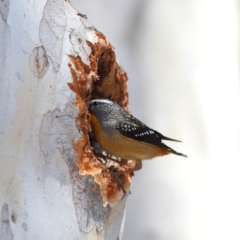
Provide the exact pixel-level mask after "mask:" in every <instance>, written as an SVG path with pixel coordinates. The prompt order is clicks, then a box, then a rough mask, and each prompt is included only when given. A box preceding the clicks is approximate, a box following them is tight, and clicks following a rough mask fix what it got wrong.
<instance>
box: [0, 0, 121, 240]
mask: <svg viewBox="0 0 240 240" xmlns="http://www.w3.org/2000/svg"><path fill="white" fill-rule="evenodd" d="M86 41H88V42H91V43H92V44H95V43H97V42H98V41H99V38H98V37H97V35H96V32H95V29H94V28H93V26H92V25H91V24H90V23H89V22H88V21H87V20H86V19H85V18H84V17H82V16H80V15H78V14H77V13H76V12H75V10H74V9H73V8H72V7H71V6H70V4H69V3H68V2H65V1H63V0H58V1H54V0H48V1H42V0H41V1H27V0H21V1H16V0H15V1H14V0H12V1H10V0H3V1H0V66H1V74H0V239H1V240H8V239H9V240H10V239H29V240H32V239H35V240H37V239H64V240H67V239H69V240H72V239H110V240H112V239H121V235H122V231H123V222H124V221H123V219H124V209H125V200H126V197H124V198H122V196H120V197H118V198H115V200H114V201H111V202H108V199H107V198H105V199H104V200H103V197H102V195H103V194H102V192H101V191H100V187H99V184H97V183H96V182H95V179H94V177H93V176H91V175H89V174H87V175H84V176H83V175H80V174H79V169H78V167H77V166H76V165H75V162H76V158H77V154H76V149H75V147H74V143H76V142H77V141H79V139H81V138H82V137H83V135H84V133H82V132H81V131H79V129H78V128H77V126H76V117H77V116H78V114H79V107H78V106H77V105H76V95H75V93H74V92H73V91H71V90H70V88H69V86H68V85H67V83H69V82H72V75H71V71H70V68H69V66H68V64H69V63H70V60H69V55H72V56H75V57H78V56H80V58H81V61H82V62H83V63H84V64H85V65H86V66H90V60H89V55H90V53H91V51H92V50H91V48H90V47H89V44H87V42H86ZM80 130H81V129H80ZM80 170H81V169H80ZM101 187H103V186H101Z"/></svg>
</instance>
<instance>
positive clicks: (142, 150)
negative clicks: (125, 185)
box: [91, 114, 170, 160]
mask: <svg viewBox="0 0 240 240" xmlns="http://www.w3.org/2000/svg"><path fill="white" fill-rule="evenodd" d="M91 125H92V130H93V133H94V136H95V138H96V140H97V142H98V143H99V145H100V146H101V147H102V148H103V149H104V150H105V151H107V152H108V153H110V154H112V155H114V156H116V157H120V158H122V159H132V160H139V159H141V160H143V159H151V158H154V157H157V156H163V155H167V154H169V153H170V152H169V151H168V150H167V149H165V148H161V147H158V146H155V145H152V144H148V143H144V142H140V141H137V140H133V139H130V138H128V137H125V136H123V135H122V134H120V133H119V131H118V130H115V131H114V132H111V133H110V134H109V133H105V132H103V131H102V127H101V125H100V124H99V122H98V120H97V118H96V117H95V116H94V115H92V114H91Z"/></svg>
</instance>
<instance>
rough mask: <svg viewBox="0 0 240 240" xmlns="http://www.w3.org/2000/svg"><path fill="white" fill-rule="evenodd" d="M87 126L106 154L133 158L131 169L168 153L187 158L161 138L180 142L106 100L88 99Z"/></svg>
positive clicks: (126, 158) (127, 158)
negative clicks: (133, 162) (88, 115)
mask: <svg viewBox="0 0 240 240" xmlns="http://www.w3.org/2000/svg"><path fill="white" fill-rule="evenodd" d="M88 110H89V114H90V125H91V129H92V133H93V136H94V138H95V140H96V141H97V143H98V144H99V145H100V147H101V148H102V149H103V150H104V151H106V152H107V153H109V154H111V155H113V156H115V157H118V158H120V159H122V160H135V161H136V166H135V168H134V169H133V171H136V170H139V169H141V168H142V160H146V159H152V158H154V157H158V156H164V155H168V154H170V153H172V154H175V155H179V156H182V157H187V156H186V155H185V154H183V153H179V152H177V151H175V150H173V149H172V148H170V147H168V146H167V145H166V144H164V143H163V140H167V141H175V142H180V141H178V140H175V139H172V138H168V137H165V136H164V135H162V134H161V133H159V132H157V131H156V130H154V129H152V128H150V127H148V126H147V125H145V124H144V123H142V122H141V121H140V120H138V119H137V118H135V117H134V116H133V115H131V114H129V113H128V112H127V111H126V110H124V109H123V108H122V107H121V106H119V105H118V104H117V103H115V102H113V101H111V100H109V99H93V100H90V102H89V107H88Z"/></svg>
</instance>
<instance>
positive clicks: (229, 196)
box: [71, 0, 240, 240]
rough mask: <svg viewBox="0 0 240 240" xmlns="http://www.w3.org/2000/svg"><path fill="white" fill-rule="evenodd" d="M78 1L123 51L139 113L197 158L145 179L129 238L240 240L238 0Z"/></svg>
mask: <svg viewBox="0 0 240 240" xmlns="http://www.w3.org/2000/svg"><path fill="white" fill-rule="evenodd" d="M71 2H72V4H73V6H75V8H76V9H77V10H78V11H79V12H80V13H83V14H86V15H87V17H88V19H89V21H90V22H91V23H92V24H93V25H94V26H95V27H96V28H97V29H98V30H99V31H101V32H102V33H103V34H104V35H105V36H106V37H107V39H108V40H109V41H110V42H111V43H112V45H113V46H114V47H115V48H116V54H117V58H118V61H119V63H120V65H121V66H122V67H123V68H124V69H125V70H126V71H127V73H128V77H129V81H128V91H129V97H130V109H131V111H132V113H133V115H135V116H137V117H138V118H139V119H141V120H142V121H143V122H145V123H146V124H147V125H149V126H151V127H152V128H154V129H156V130H158V131H160V132H161V133H162V134H164V135H166V136H168V137H171V138H175V139H179V140H181V141H182V143H173V142H169V144H168V145H169V146H171V147H172V148H174V149H176V150H177V151H180V152H183V153H185V154H187V155H188V158H187V159H185V158H181V157H179V156H174V155H170V156H166V157H163V158H156V159H154V160H152V161H145V162H144V163H143V169H142V170H141V171H139V172H136V174H135V177H134V178H133V182H132V188H131V192H132V194H131V195H130V196H129V197H128V200H127V215H126V222H125V230H124V237H123V240H135V239H136V240H146V239H147V240H176V239H177V240H200V239H201V240H202V239H204V240H215V239H218V240H221V239H231V240H235V239H238V240H239V239H240V153H239V147H240V127H239V126H240V116H239V115H240V113H239V112H240V96H239V92H240V87H239V85H240V84H239V83H240V79H239V66H240V65H239V53H240V51H239V43H240V41H239V40H240V39H239V29H240V28H239V27H240V17H239V9H240V8H239V1H237V0H131V1H126V0H125V1H123V0H121V1H120V0H115V1H112V0H87V1H86V0H85V1H83V0H72V1H71Z"/></svg>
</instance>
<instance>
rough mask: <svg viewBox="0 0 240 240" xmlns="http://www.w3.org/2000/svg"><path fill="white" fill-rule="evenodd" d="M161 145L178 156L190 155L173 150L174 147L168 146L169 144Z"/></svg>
mask: <svg viewBox="0 0 240 240" xmlns="http://www.w3.org/2000/svg"><path fill="white" fill-rule="evenodd" d="M161 145H162V146H163V147H164V148H166V149H167V150H168V151H169V152H170V153H173V154H176V155H178V156H182V157H188V156H187V155H185V154H183V153H179V152H177V151H175V150H173V149H172V148H170V147H168V146H167V145H165V144H164V143H161Z"/></svg>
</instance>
